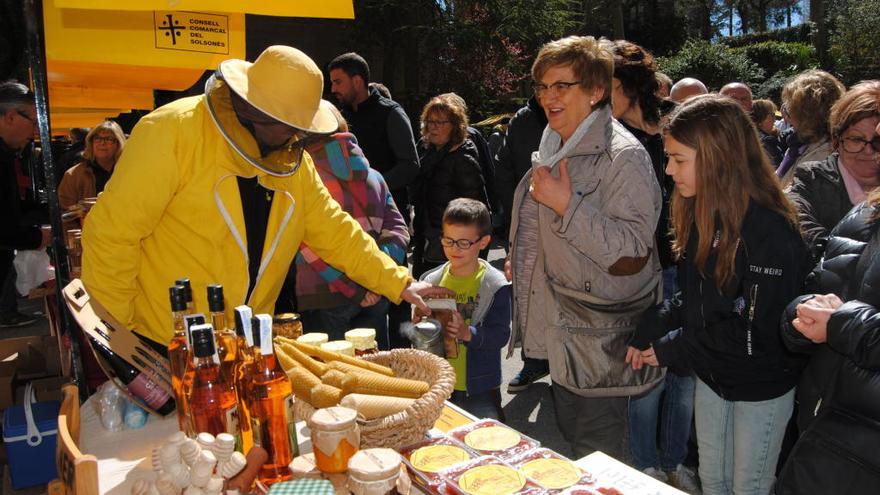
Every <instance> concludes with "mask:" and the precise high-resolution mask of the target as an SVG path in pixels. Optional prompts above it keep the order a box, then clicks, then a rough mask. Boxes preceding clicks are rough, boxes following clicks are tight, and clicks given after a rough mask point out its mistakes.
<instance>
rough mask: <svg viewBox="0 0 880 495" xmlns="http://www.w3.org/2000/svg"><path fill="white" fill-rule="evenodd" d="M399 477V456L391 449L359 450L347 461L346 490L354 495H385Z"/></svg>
mask: <svg viewBox="0 0 880 495" xmlns="http://www.w3.org/2000/svg"><path fill="white" fill-rule="evenodd" d="M399 476H400V454H398V453H397V452H395V451H394V450H392V449H366V450H361V451H360V452H358V453H357V454H355V455H354V456H352V458H351V459H349V461H348V489H349V490H351V492H352V493H353V494H354V495H386V494H388V493H391V492H392V491H393V490H395V488H396V486H397V478H398V477H399Z"/></svg>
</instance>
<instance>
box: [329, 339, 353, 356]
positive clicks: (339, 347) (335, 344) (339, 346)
mask: <svg viewBox="0 0 880 495" xmlns="http://www.w3.org/2000/svg"><path fill="white" fill-rule="evenodd" d="M321 349H324V350H326V351H332V352H338V353H339V354H345V355H346V356H351V357H354V346H353V345H352V344H351V342H349V341H347V340H331V341H330V342H326V343H324V344H321Z"/></svg>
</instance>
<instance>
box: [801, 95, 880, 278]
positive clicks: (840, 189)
mask: <svg viewBox="0 0 880 495" xmlns="http://www.w3.org/2000/svg"><path fill="white" fill-rule="evenodd" d="M878 123H880V81H876V80H874V81H865V82H862V83H860V84H857V85H855V86H853V87H852V88H851V89H850V90H849V91H847V92H846V93H845V94H844V95H843V97H842V98H840V100H838V101H837V103H835V104H834V106H833V107H832V108H831V115H830V118H829V127H830V131H831V145H832V147H833V149H834V152H833V153H832V154H831V155H829V156H828V158H826V159H824V160H822V161H814V162H809V163H804V164H802V165H800V166H798V168H797V170H795V173H794V180H793V181H792V184H791V188H790V189H789V190H788V196H789V198H791V200H792V201H793V202H794V204H795V207H796V208H797V211H798V219H799V221H800V225H801V230H802V231H803V233H804V239H805V240H806V241H807V244H808V245H809V247H810V249H811V252H812V254H813V257H814V261H818V258H819V256H821V255H822V252H823V250H824V247H825V243H826V241H827V238H828V233H829V232H830V231H831V229H832V228H834V226H835V225H837V222H839V221H840V219H841V218H843V216H844V215H846V213H847V212H848V211H850V210H851V209H852V207H853V206H854V205H857V204H859V203H861V202H862V201H864V200H865V195H866V194H867V193H869V192H871V191H872V190H873V189H874V188H876V187H877V186H878V185H880V164H878V163H877V162H875V161H874V155H875V154H876V153H877V152H880V137H878V136H876V135H875V134H874V128H875V127H877V124H878Z"/></svg>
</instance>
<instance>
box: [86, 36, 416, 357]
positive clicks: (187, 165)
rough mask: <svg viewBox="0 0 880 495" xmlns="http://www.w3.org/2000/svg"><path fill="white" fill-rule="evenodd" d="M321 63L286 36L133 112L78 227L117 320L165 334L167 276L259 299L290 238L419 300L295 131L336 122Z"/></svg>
mask: <svg viewBox="0 0 880 495" xmlns="http://www.w3.org/2000/svg"><path fill="white" fill-rule="evenodd" d="M323 85H324V80H323V75H322V74H321V70H320V69H319V68H318V67H317V65H315V63H314V62H313V61H312V60H311V59H310V58H308V57H307V56H306V55H305V54H304V53H302V52H301V51H299V50H296V49H295V48H291V47H285V46H272V47H269V48H267V49H266V50H265V51H264V52H263V53H262V54H261V55H260V56H259V57H258V58H257V60H256V61H255V62H253V63H250V62H246V61H244V60H234V59H233V60H226V61H224V62H222V63H221V64H220V66H219V68H218V70H217V73H216V74H215V75H214V76H213V77H211V78H210V79H209V81H208V83H207V84H206V89H205V94H204V95H201V96H195V97H189V98H183V99H180V100H177V101H175V102H173V103H171V104H168V105H165V106H164V107H161V108H159V109H157V110H155V111H154V112H152V113H151V114H150V115H147V116H146V117H144V118H143V119H141V121H140V122H139V123H138V125H137V126H136V127H135V129H134V131H133V132H132V136H131V138H130V139H129V141H128V143H127V144H126V150H125V153H124V154H123V156H122V157H121V159H120V160H119V163H118V164H117V166H116V171H115V172H114V174H113V178H112V179H111V180H110V182H109V183H108V184H107V188H106V189H105V190H104V193H103V194H102V195H101V199H100V200H99V201H98V203H97V204H96V205H95V207H94V208H93V209H92V211H91V212H90V213H89V217H88V221H87V222H86V226H85V229H84V231H83V247H84V254H83V281H84V282H85V284H86V286H87V288H88V289H89V291H90V293H91V295H92V296H94V298H95V299H96V300H97V301H99V302H100V303H101V305H103V306H104V307H105V308H106V309H107V310H108V311H109V313H110V314H111V315H112V316H113V317H115V318H116V319H117V320H119V321H120V322H122V324H125V325H128V326H129V327H130V328H134V329H136V330H137V331H138V332H139V333H141V334H142V335H143V336H145V337H147V338H149V339H151V340H154V341H156V342H159V343H160V344H165V343H167V342H168V341H169V340H170V337H171V335H172V324H171V314H170V311H171V308H170V306H169V303H168V297H167V294H168V287H169V286H171V285H172V284H173V283H174V280H176V279H178V278H180V277H189V278H190V280H191V283H192V288H193V295H194V303H195V309H196V310H197V311H205V310H206V309H207V295H206V291H205V289H206V286H207V285H208V284H212V283H220V284H222V285H223V286H224V293H225V296H226V308H227V312H228V314H227V317H228V321H233V320H232V317H233V315H232V309H233V308H235V306H238V305H240V304H248V305H250V306H251V307H252V308H253V310H254V313H271V312H272V311H273V310H274V304H275V300H276V299H277V298H278V294H279V292H280V291H281V285H282V283H283V281H284V278H285V275H286V274H287V272H288V269H289V268H290V265H291V262H292V261H293V257H294V255H295V254H296V252H297V250H298V249H299V246H300V244H302V242H303V241H306V242H308V244H309V246H310V247H311V248H312V249H313V250H314V251H315V252H316V253H317V254H318V255H320V256H321V258H323V259H325V260H326V261H327V262H329V263H330V264H332V265H333V266H336V267H338V268H339V269H341V270H342V271H344V272H345V273H346V274H347V275H348V276H349V277H351V279H352V280H354V281H355V282H357V283H358V284H360V285H362V286H364V287H366V288H368V289H369V290H371V291H373V292H375V293H377V294H381V295H383V296H385V297H388V298H389V299H391V300H393V301H394V302H399V301H401V299H405V300H407V301H409V302H412V303H413V304H416V305H417V306H419V307H423V308H425V309H427V307H426V306H425V305H424V301H423V300H422V299H421V297H420V296H418V294H417V292H418V290H419V289H422V288H424V287H425V286H426V285H427V284H420V283H418V282H413V281H412V278H411V277H410V275H409V273H408V271H407V269H406V267H402V266H399V265H398V264H397V263H395V262H394V260H392V259H391V258H390V257H388V256H387V255H386V254H384V253H382V252H381V251H380V250H379V249H378V248H377V247H376V243H375V241H373V239H372V238H371V237H370V236H369V235H367V234H366V233H365V232H364V231H363V229H362V228H361V227H360V226H359V225H358V224H357V222H355V221H354V220H352V218H351V217H350V216H349V215H348V214H347V213H345V212H344V211H342V209H341V208H340V207H339V205H338V204H337V203H336V202H335V201H333V199H332V198H331V197H330V194H329V193H328V192H327V188H325V187H324V185H323V184H322V183H321V179H320V177H318V174H317V172H316V171H315V167H314V165H313V164H312V162H311V159H310V158H309V157H308V155H307V154H306V153H304V151H303V149H304V143H306V142H308V141H309V139H310V138H313V136H314V135H316V134H317V135H326V134H330V133H332V132H335V131H336V129H337V127H338V123H337V121H336V119H335V118H334V116H333V114H332V113H331V112H330V110H329V106H330V105H331V104H330V103H329V102H326V101H323V100H321V92H322V90H323Z"/></svg>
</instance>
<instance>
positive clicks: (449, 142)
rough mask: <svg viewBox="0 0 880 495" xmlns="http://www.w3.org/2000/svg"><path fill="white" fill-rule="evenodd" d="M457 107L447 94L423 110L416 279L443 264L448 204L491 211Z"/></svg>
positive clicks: (465, 120)
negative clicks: (476, 204) (462, 201)
mask: <svg viewBox="0 0 880 495" xmlns="http://www.w3.org/2000/svg"><path fill="white" fill-rule="evenodd" d="M460 101H461V100H460V99H459V98H457V97H455V96H452V95H451V94H445V95H440V96H435V97H434V98H431V100H430V101H429V102H428V104H427V105H425V108H424V109H423V110H422V117H421V123H422V139H421V141H420V142H419V146H418V150H419V163H420V166H421V171H420V172H419V178H418V181H417V184H416V186H415V187H416V191H417V192H416V194H415V195H414V201H413V204H414V205H415V220H414V221H413V230H414V234H415V235H414V237H413V275H414V276H415V277H420V276H421V275H422V274H423V273H425V272H426V271H428V270H430V269H431V268H435V267H438V266H440V265H441V264H443V263H445V262H446V257H445V256H444V254H443V246H442V245H441V244H440V234H441V232H442V228H443V211H444V210H446V205H448V204H449V202H450V201H452V200H453V199H455V198H470V199H475V200H477V201H480V202H482V203H483V204H485V205H486V206H487V207H488V206H489V200H488V196H487V195H486V182H485V178H484V177H483V172H482V169H481V168H480V159H479V154H478V153H477V147H476V145H475V144H474V143H473V141H471V140H470V139H469V138H468V134H467V127H468V118H467V110H466V109H465V108H463V107H462V105H461V103H460Z"/></svg>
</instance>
